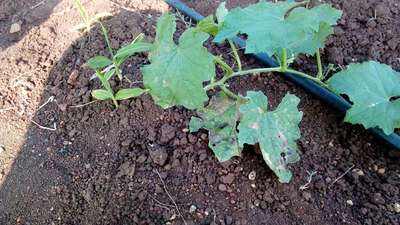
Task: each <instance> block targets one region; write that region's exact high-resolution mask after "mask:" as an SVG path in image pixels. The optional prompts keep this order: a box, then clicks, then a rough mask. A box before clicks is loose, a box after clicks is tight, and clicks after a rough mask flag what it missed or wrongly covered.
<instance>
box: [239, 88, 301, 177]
mask: <svg viewBox="0 0 400 225" xmlns="http://www.w3.org/2000/svg"><path fill="white" fill-rule="evenodd" d="M247 98H248V99H249V101H248V102H247V103H245V104H243V105H242V106H241V107H240V112H241V113H242V114H243V115H242V119H241V121H240V124H239V127H238V128H239V143H240V145H243V144H251V145H254V144H256V143H259V144H260V148H261V152H262V155H263V158H264V160H265V162H266V163H267V165H268V166H269V167H270V168H271V169H272V171H274V173H275V174H276V175H277V176H278V177H279V180H280V182H283V183H287V182H289V181H290V179H291V177H292V173H291V171H290V170H289V169H288V167H287V164H289V163H294V162H297V161H298V160H299V159H300V156H299V154H298V153H297V144H296V141H297V139H299V138H300V129H299V123H300V121H301V118H302V115H303V113H302V112H300V111H298V109H297V105H298V103H299V101H300V100H299V98H297V97H296V96H295V95H291V94H287V95H286V96H285V97H284V98H283V100H282V102H281V103H280V104H279V106H278V107H277V108H276V109H275V111H268V99H267V97H266V96H265V95H264V94H263V93H262V92H260V91H258V92H254V91H249V92H247Z"/></svg>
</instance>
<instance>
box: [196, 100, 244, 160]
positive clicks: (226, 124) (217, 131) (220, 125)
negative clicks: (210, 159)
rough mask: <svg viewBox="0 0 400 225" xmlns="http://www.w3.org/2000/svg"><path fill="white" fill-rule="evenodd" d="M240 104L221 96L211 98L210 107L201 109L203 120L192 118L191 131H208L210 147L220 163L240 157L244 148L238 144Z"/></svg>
mask: <svg viewBox="0 0 400 225" xmlns="http://www.w3.org/2000/svg"><path fill="white" fill-rule="evenodd" d="M238 107H239V106H238V104H237V103H236V102H234V101H232V100H231V99H230V98H228V97H226V96H224V95H222V94H220V95H218V96H214V97H213V98H211V100H210V103H209V105H208V106H207V107H206V108H204V109H201V110H200V112H199V114H200V117H201V118H197V117H192V119H191V120H190V125H189V127H190V131H191V132H195V131H198V130H199V129H200V128H204V129H207V130H208V139H209V144H208V146H209V147H210V148H211V149H212V150H213V152H214V154H215V156H216V157H217V159H218V160H219V161H227V160H229V159H231V158H232V157H234V156H240V154H241V152H242V148H241V147H240V146H239V144H238V139H237V136H238V134H237V131H236V125H237V124H236V123H237V121H238V119H239V110H238Z"/></svg>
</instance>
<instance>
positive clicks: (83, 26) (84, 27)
mask: <svg viewBox="0 0 400 225" xmlns="http://www.w3.org/2000/svg"><path fill="white" fill-rule="evenodd" d="M74 5H75V7H76V8H77V9H78V11H79V14H80V16H81V18H82V20H83V23H80V24H78V25H76V26H75V27H73V28H72V29H71V30H72V31H84V32H89V30H90V28H91V27H92V25H93V24H95V23H97V22H99V21H100V20H101V19H103V18H106V17H109V16H112V15H111V13H108V12H103V13H98V14H96V15H94V16H93V17H90V15H89V13H88V12H87V10H86V8H85V7H84V6H83V4H82V2H81V1H80V0H74Z"/></svg>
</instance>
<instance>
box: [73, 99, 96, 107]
mask: <svg viewBox="0 0 400 225" xmlns="http://www.w3.org/2000/svg"><path fill="white" fill-rule="evenodd" d="M98 101H99V100H94V101H91V102H88V103H85V104H81V105H73V106H70V108H82V107H85V106H87V105H90V104H93V103H96V102H98Z"/></svg>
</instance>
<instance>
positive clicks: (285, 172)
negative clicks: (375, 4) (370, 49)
mask: <svg viewBox="0 0 400 225" xmlns="http://www.w3.org/2000/svg"><path fill="white" fill-rule="evenodd" d="M307 5H308V2H301V3H296V2H294V1H280V2H278V3H271V2H266V1H260V2H259V3H256V4H253V5H250V6H248V7H246V8H236V9H233V10H230V11H228V10H227V9H226V7H225V3H222V4H221V5H220V6H219V7H218V9H217V12H216V18H217V20H216V21H215V19H214V16H213V15H211V16H209V17H207V18H205V19H204V20H202V21H201V22H200V23H199V24H198V25H197V27H195V28H188V29H186V30H185V31H184V32H183V33H182V35H181V36H180V37H179V41H178V43H175V41H174V33H175V30H176V22H175V17H174V16H173V15H171V14H168V13H166V14H163V15H162V16H161V17H160V18H159V19H158V22H157V29H156V38H155V41H154V43H153V44H147V43H146V46H145V47H143V48H140V51H137V50H134V51H133V50H129V51H128V52H130V54H126V55H124V57H122V58H124V59H126V58H125V56H126V57H129V56H131V55H133V54H134V53H137V52H141V51H148V52H149V54H148V59H149V62H150V64H147V65H144V66H143V67H142V73H143V83H144V87H145V88H146V89H145V90H144V91H143V92H148V93H149V94H150V95H151V96H152V98H153V100H154V101H155V103H156V104H158V105H160V106H161V107H163V108H169V107H173V106H184V107H185V108H187V109H193V110H196V111H197V112H198V117H193V118H192V119H191V121H190V125H189V127H190V130H191V132H196V131H198V130H199V129H206V130H208V134H209V147H210V148H211V149H212V150H213V151H214V153H215V155H216V157H217V158H218V159H219V160H220V161H226V160H229V159H231V158H232V157H234V156H240V155H241V152H242V149H243V146H244V144H250V145H254V144H259V145H260V149H261V152H262V155H263V158H264V160H265V162H266V163H267V165H268V166H269V167H270V168H271V169H272V170H273V171H274V173H275V174H276V175H277V176H278V178H279V180H280V181H281V182H284V183H286V182H289V181H290V180H291V177H292V173H291V171H290V170H289V168H288V165H289V164H290V163H294V162H296V161H298V160H299V159H300V156H299V153H298V151H297V148H298V147H297V144H296V141H297V140H298V139H299V138H300V129H299V123H300V121H301V118H302V115H303V114H302V112H300V111H299V110H298V108H297V106H298V104H299V101H300V100H299V98H298V97H296V96H295V95H292V94H286V96H285V97H284V98H283V99H282V101H281V103H280V104H279V105H278V106H277V108H276V109H275V110H270V109H269V107H268V98H267V96H265V95H264V93H262V92H261V91H248V92H247V93H246V94H245V95H244V96H243V95H241V94H236V93H234V92H233V91H231V90H230V89H229V88H230V87H229V83H228V81H229V80H231V79H233V78H236V77H239V76H244V75H255V74H260V73H267V72H277V73H291V74H294V75H297V76H299V77H303V78H306V79H309V80H312V81H314V82H316V83H317V84H320V85H321V86H323V87H325V88H328V89H331V90H333V91H335V92H336V93H338V94H343V93H344V94H347V95H349V97H350V99H351V100H352V101H353V103H354V105H353V107H352V108H351V109H350V110H349V111H348V115H347V116H346V121H350V122H353V123H362V124H364V126H365V127H375V126H378V127H380V128H382V129H383V130H384V132H385V133H390V132H393V129H394V128H396V127H400V99H399V96H400V75H399V73H398V72H395V71H393V70H391V68H390V67H388V66H385V65H382V64H379V63H377V62H367V63H363V64H355V65H350V66H349V68H348V69H347V70H345V71H342V72H339V73H337V74H335V75H333V77H331V78H330V79H329V80H328V81H327V82H325V80H326V75H327V74H328V73H329V72H330V71H331V70H332V68H331V67H328V68H327V70H326V71H327V72H325V73H324V72H323V67H322V62H321V55H320V49H322V48H323V47H324V43H325V40H326V38H327V37H328V35H330V34H332V33H333V26H334V25H335V24H336V21H337V20H338V19H339V18H340V16H341V14H342V12H341V11H339V10H337V9H334V8H333V7H331V6H330V5H327V4H322V5H319V6H317V7H314V8H308V7H305V6H307ZM237 34H245V35H247V39H246V48H245V53H261V52H267V53H269V54H271V55H273V56H275V57H276V59H277V60H278V61H279V62H280V65H279V66H278V67H273V68H253V69H246V68H243V64H242V62H241V59H240V57H239V53H238V50H237V48H236V46H235V45H234V44H233V42H232V41H231V39H232V38H233V37H235V36H236V35H237ZM210 35H211V36H214V39H213V40H214V42H218V43H220V42H223V41H227V42H228V43H229V45H230V47H231V49H232V52H233V56H234V58H235V61H236V66H235V67H233V66H231V65H229V64H228V63H226V62H225V61H224V60H223V58H222V57H220V56H215V55H213V54H211V53H210V52H209V51H208V50H207V49H206V48H205V47H204V46H203V44H204V42H205V41H206V40H208V39H209V38H210ZM139 43H142V42H141V41H135V42H134V43H132V46H131V47H127V49H137V48H139V47H137V45H139ZM133 46H134V47H133ZM299 54H308V55H315V57H316V61H317V67H318V73H317V75H316V76H312V75H308V74H306V73H304V72H301V71H297V70H294V69H292V68H290V63H291V62H292V60H293V59H295V58H296V57H297V56H298V55H299ZM116 55H118V52H117V54H116ZM91 60H92V61H95V62H96V63H93V65H92V66H91V68H94V69H96V70H97V74H98V76H99V79H100V80H101V81H102V83H103V87H104V89H102V90H96V91H94V96H95V97H96V96H97V97H96V98H99V99H111V100H113V101H114V103H116V100H118V99H120V97H118V93H117V94H116V95H115V96H114V95H113V92H112V89H111V87H110V85H109V83H108V82H107V81H108V80H107V78H108V77H109V76H110V75H106V74H105V75H103V74H102V73H101V72H100V71H99V69H102V68H104V67H107V66H109V65H111V64H113V63H115V62H114V61H113V60H114V57H113V59H108V58H106V57H97V58H94V59H91ZM91 60H89V62H88V64H91V63H90V61H91ZM216 67H220V68H221V70H222V71H223V74H222V76H217V74H216ZM113 69H114V70H115V69H116V67H114V68H113ZM108 73H111V74H112V73H114V72H109V71H108ZM111 76H112V75H111ZM354 81H357V84H362V85H360V86H357V87H355V85H354ZM211 89H213V90H216V91H217V94H216V95H215V96H213V97H212V98H211V99H209V97H208V95H207V91H209V90H211ZM124 92H125V91H124ZM131 96H132V95H130V97H131ZM383 112H387V115H385V116H384V117H382V116H381V115H380V114H381V113H383Z"/></svg>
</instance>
